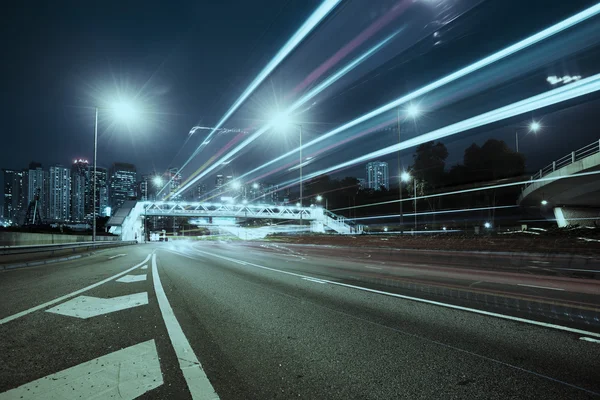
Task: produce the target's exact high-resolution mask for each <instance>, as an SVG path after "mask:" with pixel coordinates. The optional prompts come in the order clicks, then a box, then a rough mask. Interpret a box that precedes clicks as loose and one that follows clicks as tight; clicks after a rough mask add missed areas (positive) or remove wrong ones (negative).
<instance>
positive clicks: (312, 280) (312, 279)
mask: <svg viewBox="0 0 600 400" xmlns="http://www.w3.org/2000/svg"><path fill="white" fill-rule="evenodd" d="M302 279H304V280H305V281H309V282H314V283H327V282H325V281H322V280H321V279H315V278H302Z"/></svg>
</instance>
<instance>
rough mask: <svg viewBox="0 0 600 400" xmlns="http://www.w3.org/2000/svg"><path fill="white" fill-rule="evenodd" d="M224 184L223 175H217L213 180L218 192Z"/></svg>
mask: <svg viewBox="0 0 600 400" xmlns="http://www.w3.org/2000/svg"><path fill="white" fill-rule="evenodd" d="M224 184H225V177H223V175H217V177H216V178H215V189H216V190H217V191H218V192H220V191H221V188H222V187H223V185H224Z"/></svg>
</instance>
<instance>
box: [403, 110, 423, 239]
mask: <svg viewBox="0 0 600 400" xmlns="http://www.w3.org/2000/svg"><path fill="white" fill-rule="evenodd" d="M406 114H407V115H408V116H409V117H410V118H412V119H413V120H414V119H417V118H418V117H419V116H420V115H421V109H420V108H419V106H418V105H416V104H410V105H409V106H408V107H407V108H406ZM400 125H401V122H400V108H398V144H400V142H401V139H400ZM398 172H399V173H398V199H399V200H400V233H401V234H402V233H404V210H403V202H402V181H404V182H407V181H408V180H410V174H408V173H407V172H402V173H400V150H399V149H398Z"/></svg>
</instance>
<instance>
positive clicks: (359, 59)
mask: <svg viewBox="0 0 600 400" xmlns="http://www.w3.org/2000/svg"><path fill="white" fill-rule="evenodd" d="M398 32H399V31H397V32H394V33H393V34H391V35H390V36H388V37H387V38H385V39H384V40H382V41H381V42H379V43H378V44H377V45H375V46H374V47H372V48H371V49H369V50H368V51H367V52H365V53H363V54H362V55H361V56H359V57H357V58H356V59H354V60H353V61H352V62H350V63H349V64H347V65H346V66H345V67H343V68H342V69H340V70H339V71H338V72H336V73H335V74H333V75H332V76H331V77H329V78H327V79H326V80H324V81H323V82H322V83H320V84H319V85H317V86H316V87H315V88H313V89H312V90H310V91H309V92H308V93H307V94H305V95H304V96H302V97H301V98H300V99H299V100H297V101H296V102H294V104H292V105H291V106H290V107H289V108H288V109H287V110H284V111H282V112H280V113H278V114H279V115H281V116H286V117H288V116H289V115H290V114H291V113H292V112H293V111H295V110H297V109H298V108H299V107H301V106H302V105H304V104H305V103H307V102H308V101H310V100H311V99H312V98H313V97H315V96H316V95H318V94H319V93H321V92H322V91H323V90H325V89H326V88H327V87H329V86H331V85H332V84H333V83H335V82H336V81H337V80H338V79H340V78H341V77H342V76H344V75H345V74H347V73H348V72H350V71H351V70H352V69H354V68H355V67H356V66H358V65H359V64H360V63H362V62H363V61H364V60H366V59H367V58H369V57H370V56H371V55H373V54H375V53H376V52H377V51H378V50H379V49H381V48H382V47H383V46H385V45H386V44H387V43H388V42H389V41H390V40H391V39H392V38H394V37H395V36H396V35H397V34H398ZM279 119H280V118H279ZM272 126H273V123H269V124H267V125H265V126H263V127H262V128H260V129H259V130H258V131H256V132H254V133H253V134H252V136H250V137H249V138H247V139H246V140H244V141H243V142H242V143H240V144H239V145H238V146H237V147H236V148H234V149H233V150H231V151H230V152H229V153H228V154H226V155H225V156H224V158H226V159H228V158H230V157H232V156H234V155H235V154H237V153H238V152H239V151H241V150H242V149H243V148H244V147H246V146H248V145H249V144H250V143H252V142H253V141H255V140H256V139H258V138H259V137H260V136H261V135H262V134H264V133H265V132H267V131H268V130H269V129H271V127H272ZM200 128H201V127H199V129H200ZM211 135H212V133H211V134H210V135H208V137H207V140H208V139H209V138H210V137H211ZM199 149H200V148H199ZM200 150H201V149H200ZM200 150H198V149H197V150H196V151H195V152H194V153H193V154H192V156H191V157H190V158H189V159H188V161H186V163H185V164H184V165H183V167H185V166H186V165H187V163H188V162H189V161H190V160H191V159H192V158H194V157H195V156H196V155H197V154H198V153H199V151H200ZM218 165H219V163H218V162H217V163H215V164H213V165H212V166H211V167H209V168H208V169H206V170H205V171H203V172H202V173H201V174H199V175H198V176H197V177H195V178H194V179H193V180H191V181H190V182H188V183H187V184H186V185H185V186H183V187H182V188H181V189H180V190H179V191H178V193H177V194H181V193H182V192H183V191H185V190H187V189H188V188H189V187H190V186H192V185H193V184H194V183H195V182H197V181H198V180H199V179H202V178H203V177H204V176H206V175H207V174H208V173H209V172H211V171H212V170H214V169H215V168H216V167H217V166H218ZM183 167H182V168H183ZM247 175H248V174H244V175H242V176H241V177H240V178H242V177H245V176H247Z"/></svg>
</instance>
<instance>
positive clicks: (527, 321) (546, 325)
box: [196, 250, 600, 338]
mask: <svg viewBox="0 0 600 400" xmlns="http://www.w3.org/2000/svg"><path fill="white" fill-rule="evenodd" d="M196 251H197V252H198V253H202V254H206V255H209V256H212V257H216V258H221V259H223V260H228V261H233V262H237V261H239V260H235V259H233V258H230V257H225V256H220V255H218V254H214V253H209V252H207V251H202V250H196ZM246 264H247V265H250V266H253V267H256V268H260V269H264V270H268V271H273V272H279V273H280V274H285V275H291V276H297V277H299V278H311V279H316V278H313V277H312V276H308V275H302V274H298V273H295V272H289V271H283V270H280V269H276V268H270V267H265V266H263V265H259V264H254V263H251V262H246ZM321 280H322V281H323V282H325V283H329V284H332V285H338V286H343V287H346V288H351V289H357V290H362V291H365V292H370V293H376V294H382V295H386V296H390V297H397V298H400V299H406V300H412V301H417V302H419V303H425V304H432V305H436V306H441V307H446V308H452V309H455V310H461V311H467V312H471V313H475V314H481V315H487V316H490V317H495V318H501V319H506V320H509V321H516V322H522V323H525V324H530V325H537V326H542V327H544V328H551V329H556V330H560V331H565V332H571V333H577V334H580V335H586V336H594V337H597V338H600V333H595V332H588V331H584V330H582V329H575V328H569V327H568V326H562V325H555V324H550V323H547V322H541V321H535V320H530V319H526V318H520V317H513V316H512V315H504V314H498V313H495V312H491V311H484V310H478V309H476V308H469V307H463V306H457V305H455V304H449V303H442V302H440V301H434V300H427V299H421V298H419V297H413V296H406V295H403V294H398V293H392V292H385V291H383V290H377V289H370V288H366V287H362V286H356V285H350V284H348V283H343V282H336V281H332V280H329V279H321Z"/></svg>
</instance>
